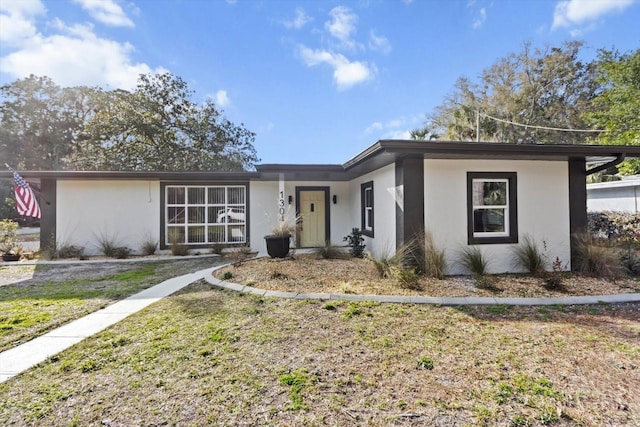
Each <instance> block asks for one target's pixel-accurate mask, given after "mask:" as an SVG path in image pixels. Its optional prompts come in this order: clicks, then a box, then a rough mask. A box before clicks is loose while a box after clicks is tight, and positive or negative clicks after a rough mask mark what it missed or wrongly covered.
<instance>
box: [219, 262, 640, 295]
mask: <svg viewBox="0 0 640 427" xmlns="http://www.w3.org/2000/svg"><path fill="white" fill-rule="evenodd" d="M225 274H227V277H228V276H229V274H230V275H231V278H230V279H229V281H232V282H235V283H239V284H243V285H247V286H253V287H256V288H259V289H270V290H274V291H283V292H298V293H311V292H313V293H332V294H359V295H406V296H434V297H462V296H493V297H562V296H576V295H584V296H586V295H610V294H624V293H636V292H640V281H639V280H638V279H637V278H624V279H619V280H615V281H614V280H606V279H598V278H593V277H585V276H580V275H575V274H570V273H567V274H565V275H564V278H563V286H562V287H561V288H560V289H556V290H552V289H548V288H547V287H545V281H544V279H542V278H537V277H530V276H527V275H516V274H509V275H496V276H492V278H493V279H494V287H493V288H492V289H483V288H479V287H478V286H477V285H476V282H475V281H474V279H473V278H471V277H465V276H459V277H448V278H445V279H444V280H438V279H434V278H428V277H425V278H421V279H420V281H419V284H418V286H419V289H406V288H403V287H402V286H400V285H399V284H398V282H397V281H394V280H391V279H385V278H381V277H380V275H379V274H378V273H377V271H376V269H375V267H374V265H373V263H372V262H371V261H369V260H366V259H355V258H351V259H331V260H327V259H322V258H318V257H317V256H314V255H296V256H295V258H293V259H284V260H273V259H269V258H260V259H255V260H250V261H247V262H244V263H241V264H239V265H232V266H228V267H225V268H223V269H221V270H217V271H216V272H215V275H216V277H218V278H222V277H224V275H225Z"/></svg>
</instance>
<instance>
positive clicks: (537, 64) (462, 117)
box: [426, 41, 598, 144]
mask: <svg viewBox="0 0 640 427" xmlns="http://www.w3.org/2000/svg"><path fill="white" fill-rule="evenodd" d="M581 47H582V43H581V42H576V41H572V42H566V43H564V44H563V45H562V46H561V47H547V48H545V49H532V48H531V45H530V44H525V45H524V48H523V49H522V51H521V52H519V53H512V54H510V55H508V56H506V57H504V58H499V59H498V60H497V61H496V62H495V63H494V64H493V65H492V66H490V67H489V68H487V69H485V70H484V71H483V72H482V74H481V76H480V79H479V80H478V81H477V82H474V81H472V80H470V79H469V78H467V77H461V78H459V79H458V81H457V82H456V84H455V87H454V89H453V91H452V92H451V93H450V94H449V95H448V96H447V97H446V98H445V100H444V102H443V103H442V104H441V105H440V106H438V107H437V108H436V109H435V111H434V112H433V113H432V114H430V115H429V116H428V119H427V123H426V128H427V129H429V130H435V132H436V133H438V134H440V135H442V138H443V139H449V140H459V141H475V140H477V139H479V140H481V141H496V142H507V143H548V144H559V143H564V144H567V143H584V142H585V141H586V138H587V137H586V134H584V133H578V132H558V131H549V130H543V129H539V128H538V127H553V128H569V129H585V128H586V127H587V124H586V122H585V119H584V118H583V113H584V112H585V111H590V110H591V109H592V108H593V106H592V104H591V99H592V98H593V97H594V96H595V93H596V90H597V89H598V84H597V82H596V80H595V73H594V67H593V65H592V64H590V63H584V62H582V61H581V60H580V59H579V53H580V49H581ZM519 125H527V126H519ZM478 131H479V134H478Z"/></svg>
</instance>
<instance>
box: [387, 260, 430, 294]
mask: <svg viewBox="0 0 640 427" xmlns="http://www.w3.org/2000/svg"><path fill="white" fill-rule="evenodd" d="M389 276H390V278H391V279H393V280H395V281H396V282H398V284H399V285H400V287H401V288H403V289H414V290H420V289H422V287H421V286H420V275H419V274H418V272H416V269H415V268H411V267H405V266H402V265H391V266H390V267H389Z"/></svg>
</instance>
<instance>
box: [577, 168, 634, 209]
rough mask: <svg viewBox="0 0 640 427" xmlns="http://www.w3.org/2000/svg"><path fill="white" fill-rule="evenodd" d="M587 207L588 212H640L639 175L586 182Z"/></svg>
mask: <svg viewBox="0 0 640 427" xmlns="http://www.w3.org/2000/svg"><path fill="white" fill-rule="evenodd" d="M587 209H588V210H589V211H590V212H603V211H614V212H626V213H635V214H638V213H640V175H635V176H633V177H629V178H625V179H622V180H620V181H609V182H598V183H595V184H587Z"/></svg>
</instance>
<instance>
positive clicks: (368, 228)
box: [360, 181, 374, 237]
mask: <svg viewBox="0 0 640 427" xmlns="http://www.w3.org/2000/svg"><path fill="white" fill-rule="evenodd" d="M360 206H361V208H362V212H361V213H362V215H361V216H362V234H364V235H365V236H369V237H373V211H374V209H373V181H369V182H365V183H364V184H361V185H360Z"/></svg>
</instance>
